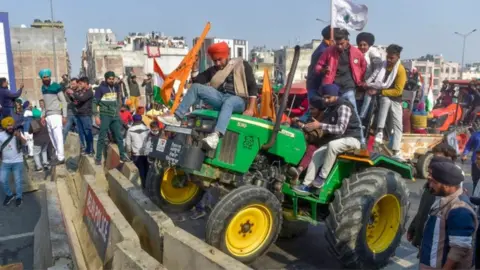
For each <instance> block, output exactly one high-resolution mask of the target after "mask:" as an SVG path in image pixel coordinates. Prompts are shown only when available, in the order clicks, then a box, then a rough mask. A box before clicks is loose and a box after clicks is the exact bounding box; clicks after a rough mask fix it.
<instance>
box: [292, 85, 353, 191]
mask: <svg viewBox="0 0 480 270" xmlns="http://www.w3.org/2000/svg"><path fill="white" fill-rule="evenodd" d="M339 94H340V87H339V86H338V85H336V84H326V85H323V86H322V95H323V101H324V102H325V105H326V106H327V107H328V108H327V110H326V111H325V113H324V117H323V121H322V122H318V121H316V120H315V119H313V121H312V122H310V123H308V124H306V125H305V127H304V129H305V130H306V131H307V132H309V131H312V130H314V129H321V130H322V132H323V133H324V134H325V135H323V136H324V137H323V138H324V139H325V140H326V141H327V142H328V143H327V144H325V145H323V146H322V147H320V148H319V149H318V150H316V151H315V152H314V153H313V156H312V161H310V164H309V165H308V169H307V173H306V175H305V179H304V181H303V185H299V186H296V187H294V188H293V189H294V191H295V192H297V193H299V194H308V193H310V192H311V188H312V187H313V188H317V189H318V188H322V187H323V184H324V183H325V179H326V178H327V176H328V174H329V173H330V170H331V169H332V167H333V165H334V164H335V160H336V158H337V155H338V154H341V153H343V152H346V151H350V150H356V149H360V138H361V127H360V121H359V118H358V117H357V116H356V115H355V112H354V110H355V108H354V107H353V105H352V104H351V103H350V102H349V101H348V100H347V99H345V98H341V97H339ZM322 165H323V166H322ZM320 167H321V168H322V169H321V170H320V173H317V172H318V169H319V168H320Z"/></svg>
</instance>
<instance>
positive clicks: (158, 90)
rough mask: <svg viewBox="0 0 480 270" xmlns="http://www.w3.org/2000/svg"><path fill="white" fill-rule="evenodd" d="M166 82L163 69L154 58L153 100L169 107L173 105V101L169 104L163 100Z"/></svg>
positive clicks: (169, 101)
mask: <svg viewBox="0 0 480 270" xmlns="http://www.w3.org/2000/svg"><path fill="white" fill-rule="evenodd" d="M164 82H165V74H163V71H162V68H160V65H159V64H158V62H157V59H155V58H153V100H154V101H155V102H156V103H159V104H164V105H169V106H171V105H172V104H173V102H172V100H171V99H170V100H168V101H167V103H166V102H165V101H164V100H163V99H162V87H163V83H164Z"/></svg>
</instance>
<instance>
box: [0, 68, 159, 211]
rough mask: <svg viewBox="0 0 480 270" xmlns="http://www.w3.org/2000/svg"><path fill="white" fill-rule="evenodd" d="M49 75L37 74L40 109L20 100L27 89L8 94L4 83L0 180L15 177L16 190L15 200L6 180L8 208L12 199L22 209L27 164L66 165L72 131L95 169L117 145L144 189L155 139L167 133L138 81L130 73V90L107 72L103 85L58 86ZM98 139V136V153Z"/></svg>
mask: <svg viewBox="0 0 480 270" xmlns="http://www.w3.org/2000/svg"><path fill="white" fill-rule="evenodd" d="M51 74H52V73H51V71H50V70H49V69H43V70H41V71H40V72H39V77H40V79H41V80H42V88H41V91H42V95H43V98H42V99H41V100H40V101H39V107H37V106H32V104H31V103H30V102H29V101H24V100H22V99H21V98H20V97H21V95H22V92H23V85H22V86H21V87H20V88H19V90H18V91H15V90H10V89H9V85H8V81H7V79H6V78H0V105H1V116H2V117H1V118H2V120H1V127H2V131H1V132H0V152H1V154H2V158H1V167H0V176H2V180H3V179H8V178H9V177H10V175H11V174H13V178H14V180H15V185H16V194H15V198H14V197H13V194H12V192H11V191H10V188H9V184H8V181H4V182H3V184H4V190H5V193H6V195H7V196H6V198H5V199H4V202H3V204H4V205H9V204H10V203H11V202H12V201H13V200H14V199H16V205H17V206H20V205H21V204H22V181H23V179H24V167H25V166H27V168H28V164H27V163H26V160H27V159H29V158H33V160H34V164H35V168H34V170H35V172H42V171H48V170H50V168H51V166H56V165H59V164H64V163H65V153H64V142H65V140H66V138H67V135H68V133H69V132H70V131H74V132H76V133H78V135H79V136H78V138H79V142H78V143H79V145H80V146H81V154H82V155H88V156H91V157H92V158H94V159H95V163H96V165H101V164H102V155H103V154H104V149H105V146H106V145H107V143H109V142H114V143H116V144H117V145H118V148H119V152H120V160H121V161H122V162H129V161H131V160H133V162H134V163H135V165H137V167H138V169H139V174H140V178H141V183H142V187H145V178H146V176H147V172H148V162H146V157H147V155H148V151H147V149H151V147H152V139H153V138H155V137H159V136H161V135H162V134H163V133H161V132H160V128H161V127H163V125H162V124H160V123H159V122H157V120H156V119H155V118H154V115H156V114H158V111H155V110H154V109H152V110H151V111H149V113H145V106H144V105H141V104H140V101H139V99H140V90H139V85H138V83H137V81H136V76H135V75H134V74H131V75H130V76H129V77H128V82H127V84H128V86H126V84H125V83H124V82H123V80H122V79H121V78H120V77H117V76H115V73H113V72H111V71H109V72H107V73H105V76H104V80H103V81H102V82H100V83H99V84H98V85H97V86H96V87H92V85H90V79H89V78H87V77H81V78H71V79H69V78H68V76H66V75H64V76H63V77H62V79H63V80H62V81H61V82H60V83H57V82H52V81H51ZM151 77H152V76H151V75H150V74H149V75H148V76H147V78H146V79H145V80H144V81H143V85H142V86H144V87H145V89H146V96H147V102H148V103H147V106H148V107H153V106H152V100H153V98H152V95H153V93H152V81H151ZM127 87H128V89H129V90H130V91H128V92H127V90H126V88H127ZM152 112H153V113H152ZM94 134H95V135H94ZM94 136H96V137H97V147H96V151H95V150H94Z"/></svg>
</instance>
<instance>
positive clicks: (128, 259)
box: [112, 241, 167, 270]
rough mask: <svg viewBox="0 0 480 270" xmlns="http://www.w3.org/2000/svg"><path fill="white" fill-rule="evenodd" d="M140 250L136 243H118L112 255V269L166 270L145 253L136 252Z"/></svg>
mask: <svg viewBox="0 0 480 270" xmlns="http://www.w3.org/2000/svg"><path fill="white" fill-rule="evenodd" d="M139 249H141V247H140V246H138V244H137V243H134V242H130V241H123V242H121V243H118V244H117V246H116V248H115V252H114V254H113V264H112V269H115V270H141V269H149V270H150V269H151V270H166V269H167V268H166V267H164V266H163V265H160V264H159V263H158V261H157V260H155V259H154V258H152V257H151V256H149V255H148V254H147V253H145V252H138V250H139Z"/></svg>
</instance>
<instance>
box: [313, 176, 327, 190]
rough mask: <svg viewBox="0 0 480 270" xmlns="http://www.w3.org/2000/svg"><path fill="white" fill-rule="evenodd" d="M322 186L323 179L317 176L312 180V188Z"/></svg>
mask: <svg viewBox="0 0 480 270" xmlns="http://www.w3.org/2000/svg"><path fill="white" fill-rule="evenodd" d="M324 184H325V179H323V178H322V177H320V176H317V178H315V180H313V182H312V186H313V187H314V188H322V187H323V185H324Z"/></svg>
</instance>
